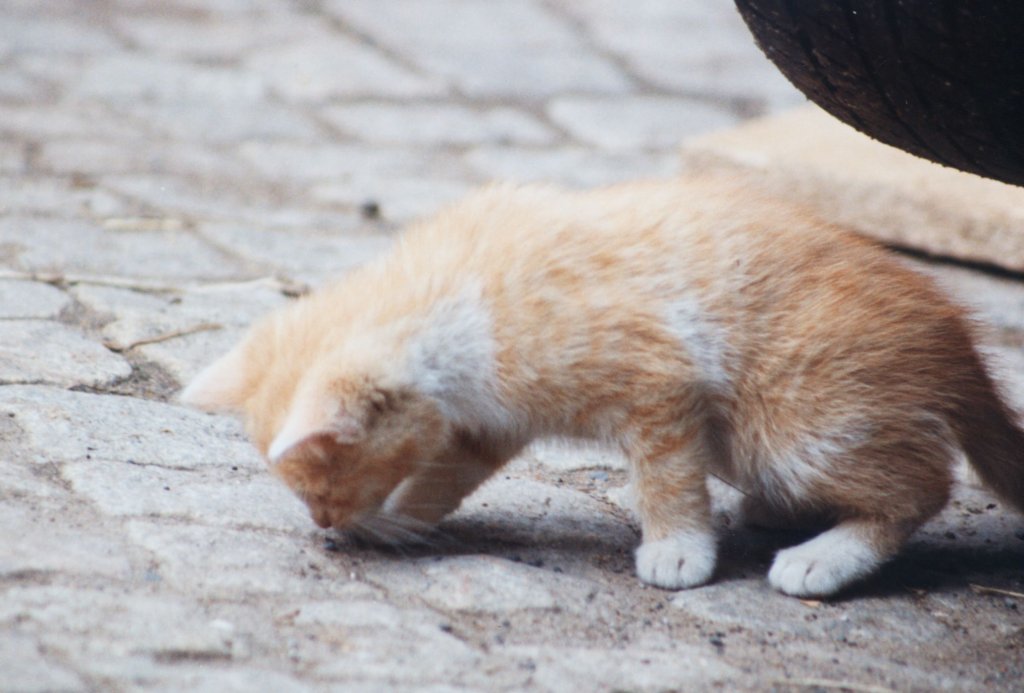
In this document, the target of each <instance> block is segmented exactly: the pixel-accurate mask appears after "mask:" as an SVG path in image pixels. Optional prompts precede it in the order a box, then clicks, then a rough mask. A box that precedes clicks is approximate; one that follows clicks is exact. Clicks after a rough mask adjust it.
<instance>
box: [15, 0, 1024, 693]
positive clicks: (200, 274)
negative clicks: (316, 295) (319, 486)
mask: <svg viewBox="0 0 1024 693" xmlns="http://www.w3.org/2000/svg"><path fill="white" fill-rule="evenodd" d="M801 101H802V99H801V98H800V97H799V95H797V94H795V93H794V92H793V90H792V89H791V88H790V87H789V86H788V85H787V84H786V83H785V82H784V80H783V79H782V78H781V77H779V76H778V75H777V74H776V73H775V71H774V69H773V68H772V67H771V66H770V65H769V64H768V63H767V61H765V59H764V58H763V57H762V56H761V55H760V53H759V52H758V51H757V49H756V48H755V47H754V46H753V45H752V43H751V41H750V39H749V37H748V35H747V33H746V30H745V29H744V28H743V26H742V24H741V23H740V22H739V20H738V19H737V17H736V15H735V12H734V10H733V9H732V6H731V3H729V2H727V1H726V0H717V1H712V0H692V1H689V2H680V1H679V0H637V2H630V3H624V2H615V1H614V0H571V1H570V0H563V1H558V0H487V1H486V2H485V1H484V0H477V1H475V2H474V1H472V0H385V1H382V0H291V1H289V0H93V1H91V2H82V1H81V0H45V2H41V1H40V0H4V2H3V3H2V5H0V321H2V323H0V690H3V691H42V690H72V691H77V690H137V689H145V690H173V691H178V690H199V691H230V690H274V691H305V690H353V691H362V690H381V691H394V690H414V689H415V690H433V691H449V690H464V689H474V690H523V689H536V690H552V691H561V690H687V691H688V690H705V689H721V690H728V691H732V690H773V689H774V690H780V691H790V690H840V689H846V690H857V691H882V690H957V691H960V690H977V691H981V690H985V691H991V690H1005V691H1010V690H1020V689H1021V685H1022V684H1021V681H1022V680H1024V613H1022V612H1024V598H1021V597H1020V596H1019V593H1021V592H1024V575H1022V569H1021V567H1022V565H1024V521H1022V520H1021V518H1020V517H1019V516H1014V515H1012V514H1010V513H1009V512H1007V511H1005V510H1004V509H1003V508H1002V507H1000V506H999V505H998V504H997V503H996V502H995V501H994V500H992V499H991V498H990V497H989V496H988V495H986V494H985V493H984V492H983V491H980V490H978V489H977V488H974V487H973V486H972V485H971V484H970V483H965V484H964V486H963V487H962V488H961V490H960V491H958V495H957V498H956V501H955V502H954V503H953V504H952V505H951V506H950V507H949V508H948V509H947V511H946V512H945V513H944V514H943V515H942V517H941V518H939V519H937V520H936V521H935V522H933V523H931V524H930V525H929V526H928V527H927V528H926V529H925V530H924V531H922V532H921V533H919V535H918V536H917V537H916V538H915V539H914V541H913V542H912V545H911V546H910V547H909V549H908V551H907V552H906V553H905V554H904V555H903V556H902V557H901V558H900V559H898V560H897V561H895V562H894V563H893V564H892V565H891V566H889V567H888V568H887V569H886V570H885V571H884V573H883V574H882V575H881V576H880V577H879V578H877V579H875V580H872V581H871V582H870V583H869V584H867V585H865V586H864V587H862V588H860V589H859V590H857V591H856V592H854V593H853V594H851V595H849V596H848V597H846V598H844V599H841V600H838V601H836V602H832V603H819V602H816V601H799V600H795V599H791V598H787V597H783V596H781V595H778V594H775V593H772V592H771V591H769V590H768V588H767V587H766V584H765V581H764V573H765V571H766V569H767V566H768V563H769V561H770V559H771V556H772V553H773V551H774V550H776V549H777V548H778V547H780V546H782V545H784V544H785V543H786V542H787V541H788V542H792V541H793V540H794V538H793V537H791V536H785V535H779V534H777V533H766V532H754V531H751V530H745V529H741V528H738V527H737V526H736V522H735V521H734V517H735V514H734V512H733V507H732V505H731V502H733V501H734V499H731V498H730V497H729V496H728V494H726V493H725V492H724V491H723V490H721V489H719V490H718V491H719V493H718V494H717V495H718V499H719V501H720V506H721V509H720V515H719V516H720V520H721V522H722V525H723V534H724V536H725V539H724V556H723V564H722V567H721V569H720V571H719V575H718V579H717V581H716V583H715V584H713V585H711V586H709V587H706V588H702V589H697V590H692V591H688V592H680V593H670V592H664V591H660V590H657V589H652V588H648V587H645V586H643V585H640V584H639V583H638V582H637V581H636V579H635V578H634V576H633V575H632V558H631V553H632V548H633V546H634V544H635V542H636V540H637V534H636V528H635V525H634V524H633V523H632V521H631V518H630V516H629V514H628V512H627V511H625V510H624V509H623V508H622V506H621V505H620V503H619V502H618V498H619V496H620V495H621V494H620V492H619V489H620V488H621V486H622V485H623V483H624V481H625V473H624V472H623V471H622V468H621V464H620V461H619V460H617V459H614V458H613V457H610V456H608V455H607V454H603V453H600V452H597V451H591V450H559V449H552V448H538V449H536V450H533V451H531V452H530V454H528V455H525V456H524V457H523V458H522V459H520V460H518V461H516V462H515V463H514V464H513V465H511V466H510V468H509V469H508V470H507V471H506V472H505V473H503V474H501V475H500V476H499V478H497V479H496V480H494V481H493V482H491V483H489V484H487V485H486V486H485V487H484V488H482V489H481V490H480V491H479V492H478V493H477V494H475V495H474V496H473V497H472V498H471V499H469V500H468V501H467V503H466V504H465V506H464V507H463V509H461V510H460V511H459V513H458V514H457V515H456V516H454V517H453V518H451V519H450V520H448V521H447V522H446V523H445V524H444V525H443V532H442V534H441V535H440V536H439V537H438V539H437V542H436V544H435V545H433V546H430V547H427V548H420V549H415V550H408V551H404V552H393V553H388V552H383V551H379V550H374V549H370V548H365V547H361V546H356V545H353V544H351V543H349V542H348V541H347V540H345V539H344V538H342V537H337V536H333V535H329V534H326V533H324V532H322V531H319V530H317V529H316V528H315V527H314V526H313V525H312V523H311V522H310V520H309V519H308V517H307V516H306V514H305V511H304V509H303V507H302V506H301V505H300V503H299V502H298V501H297V500H295V499H294V498H292V497H291V495H290V494H289V493H288V492H286V491H285V490H284V489H283V488H281V487H280V486H279V485H277V484H276V483H275V482H274V481H273V480H272V479H270V478H269V476H268V475H267V474H266V472H265V470H264V468H263V466H262V463H261V461H260V460H258V459H257V457H256V455H255V454H254V453H253V451H252V449H251V448H250V447H249V445H248V444H247V443H246V441H245V439H244V437H243V436H242V434H241V432H240V430H239V427H238V426H237V424H236V423H235V422H233V421H231V420H229V419H226V418H222V417H214V416H208V415H204V414H201V413H198V412H195V411H191V410H189V409H186V408H183V407H181V406H178V405H176V404H175V403H174V401H173V395H174V393H175V392H176V391H177V389H178V388H179V386H180V385H181V383H183V382H184V381H186V380H187V379H188V378H189V377H190V376H191V375H193V374H194V373H195V372H196V371H197V369H198V368H199V367H200V366H201V365H202V364H204V363H206V362H207V361H209V360H210V359H211V358H212V357H213V356H214V355H216V354H218V353H219V352H221V351H222V350H223V349H225V348H226V347H227V346H228V345H229V344H231V343H232V342H233V341H234V340H235V339H237V338H238V336H239V335H240V333H241V331H242V329H243V328H244V326H245V325H246V324H248V323H249V322H250V321H251V320H252V319H253V318H254V317H255V316H257V315H260V314H262V313H263V312H265V311H266V310H268V309H270V308H272V307H274V306H276V305H280V304H282V303H284V302H286V301H288V300H289V299H290V298H291V297H293V296H295V295H296V294H297V293H299V292H301V291H303V290H304V289H305V288H306V287H307V286H310V285H316V284H318V283H319V282H321V281H323V280H324V279H325V278H326V277H329V276H332V275H336V274H339V273H342V272H344V271H345V270H346V269H347V268H350V267H353V266H355V265H357V264H359V263H361V262H363V261H365V260H366V259H367V258H369V257H372V256H373V255H374V254H376V253H378V252H380V251H381V250H383V249H384V248H386V247H387V246H388V245H389V244H390V243H391V242H392V241H393V239H394V237H395V233H396V230H397V229H398V228H399V227H400V226H401V225H402V224H403V223H404V222H406V221H408V220H409V219H411V218H414V217H416V216H418V215H420V214H425V213H429V212H430V211H432V210H433V209H435V208H436V207H438V205H440V204H442V203H443V202H444V201H447V200H450V199H452V198H455V197H458V196H460V195H461V194H463V192H464V191H466V190H467V189H469V188H471V187H473V186H475V185H478V184H480V183H482V182H484V181H487V180H490V179H492V178H506V179H515V180H528V179H543V180H555V181H561V182H564V183H567V184H575V185H593V184H599V183H605V182H610V181H615V180H621V179H628V178H633V177H639V176H656V175H668V174H671V173H672V172H673V171H675V170H677V168H678V166H679V161H678V152H677V145H678V143H679V142H680V141H681V140H682V139H683V138H685V137H688V136H690V135H695V134H701V133H704V132H707V131H711V130H714V129H718V128H723V127H729V126H732V125H734V124H736V123H739V122H740V121H742V120H744V119H747V118H751V117H753V116H757V115H761V114H765V113H773V112H776V111H780V110H782V109H784V108H786V107H788V106H790V105H793V104H797V103H800V102H801ZM922 268H923V269H924V270H925V271H930V272H934V273H936V274H938V275H939V276H940V278H941V279H942V280H943V281H945V282H947V284H948V285H949V287H950V290H951V291H953V292H954V293H955V294H957V295H958V296H959V297H961V298H962V299H963V300H965V301H969V302H972V303H974V304H976V305H977V307H978V308H979V310H980V311H981V313H982V315H983V317H985V318H986V319H987V320H989V321H990V322H991V323H993V324H994V326H995V329H994V331H993V342H992V347H991V348H992V351H993V352H994V353H995V354H996V355H997V356H998V357H1000V358H1001V359H1002V362H1003V363H1004V364H1005V369H1004V371H1003V375H1004V381H1005V382H1006V383H1007V386H1008V390H1009V391H1010V392H1011V394H1012V395H1013V396H1014V398H1015V399H1016V401H1017V402H1018V404H1020V403H1024V348H1022V347H1024V282H1021V281H1020V279H1019V278H1013V277H997V276H990V275H987V274H982V273H979V272H976V271H970V270H966V269H961V268H953V267H949V266H944V265H938V264H935V265H922Z"/></svg>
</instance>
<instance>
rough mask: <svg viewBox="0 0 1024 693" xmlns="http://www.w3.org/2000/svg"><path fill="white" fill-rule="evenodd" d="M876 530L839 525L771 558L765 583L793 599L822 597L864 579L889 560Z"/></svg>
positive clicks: (850, 523)
mask: <svg viewBox="0 0 1024 693" xmlns="http://www.w3.org/2000/svg"><path fill="white" fill-rule="evenodd" d="M878 529H879V528H878V527H872V526H871V525H870V524H868V523H863V522H853V521H848V522H842V523H840V524H838V525H836V526H835V527H833V528H832V529H830V530H828V531H826V532H823V533H822V534H819V535H818V536H816V537H814V538H813V539H811V540H809V541H806V542H804V543H803V544H799V545H798V546H794V547H792V548H788V549H783V550H782V551H779V553H778V554H777V555H776V556H775V561H774V562H773V563H772V567H771V570H770V571H769V572H768V582H769V583H771V585H772V587H774V588H775V589H777V590H779V591H780V592H785V593H786V594H789V595H792V596H794V597H823V596H827V595H830V594H835V593H836V592H838V591H839V590H841V589H843V588H844V587H846V586H847V585H849V584H851V583H853V582H856V581H858V580H860V579H862V578H865V577H867V576H868V575H870V574H871V573H873V572H875V570H877V569H878V567H879V566H880V565H881V564H882V563H883V562H884V561H885V560H886V559H887V558H888V557H889V555H888V554H889V552H887V551H885V550H884V547H883V546H881V545H879V543H878V542H877V540H876V538H875V537H876V535H877V533H878Z"/></svg>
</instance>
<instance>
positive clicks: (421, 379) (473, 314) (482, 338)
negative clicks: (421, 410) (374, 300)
mask: <svg viewBox="0 0 1024 693" xmlns="http://www.w3.org/2000/svg"><path fill="white" fill-rule="evenodd" d="M496 352H497V347H496V344H495V340H494V329H493V319H492V317H491V313H490V311H489V310H488V308H487V307H486V305H485V304H484V302H483V298H482V296H481V291H480V289H479V287H478V286H475V287H474V286H471V287H469V288H467V289H466V290H465V291H463V292H462V293H461V294H460V295H457V296H454V297H450V298H446V299H442V300H441V301H439V302H438V303H437V304H436V305H435V306H434V307H433V309H432V310H431V312H430V314H429V316H428V317H427V319H426V321H425V324H424V327H423V328H422V329H421V330H419V331H418V332H417V333H416V334H415V335H414V336H413V337H412V341H411V343H410V345H409V349H408V352H407V353H408V362H407V365H408V368H409V369H410V375H411V378H412V380H413V382H415V383H416V384H417V385H418V386H419V387H420V388H422V391H423V392H424V393H426V394H428V395H430V396H432V397H434V398H436V399H437V400H438V401H439V402H440V403H441V406H442V408H443V411H444V413H445V415H446V416H447V417H449V419H451V420H452V421H453V422H455V423H456V424H462V425H467V426H470V427H473V428H477V427H486V428H498V429H504V428H505V427H506V426H507V423H508V419H509V413H508V411H507V410H506V409H505V408H504V407H503V406H502V405H501V403H500V402H499V401H498V395H497V393H498V378H497V364H496V361H495V354H496Z"/></svg>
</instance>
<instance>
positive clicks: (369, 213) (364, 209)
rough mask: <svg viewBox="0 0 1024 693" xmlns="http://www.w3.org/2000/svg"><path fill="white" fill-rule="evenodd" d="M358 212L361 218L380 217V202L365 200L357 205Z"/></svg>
mask: <svg viewBox="0 0 1024 693" xmlns="http://www.w3.org/2000/svg"><path fill="white" fill-rule="evenodd" d="M359 213H360V214H361V215H362V217H363V219H371V220H372V219H380V203H379V202H377V200H365V201H363V203H362V204H361V205H359Z"/></svg>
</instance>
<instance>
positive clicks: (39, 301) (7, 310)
mask: <svg viewBox="0 0 1024 693" xmlns="http://www.w3.org/2000/svg"><path fill="white" fill-rule="evenodd" d="M68 302H69V299H68V297H67V294H65V293H64V292H63V291H61V290H60V289H58V288H56V287H54V286H50V285H49V284H43V283H41V282H30V281H23V280H16V279H0V319H3V320H9V319H11V318H55V317H57V314H58V313H60V311H61V310H62V309H64V308H65V307H66V306H67V305H68Z"/></svg>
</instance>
